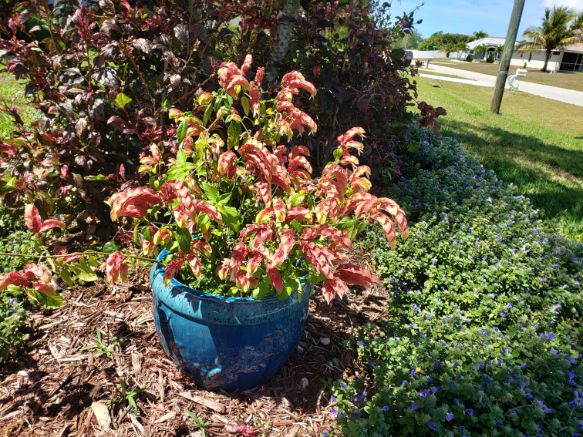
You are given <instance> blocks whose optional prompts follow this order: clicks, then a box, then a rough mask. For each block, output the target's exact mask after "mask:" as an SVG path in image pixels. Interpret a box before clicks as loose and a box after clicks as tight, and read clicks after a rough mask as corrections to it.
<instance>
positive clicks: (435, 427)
mask: <svg viewBox="0 0 583 437" xmlns="http://www.w3.org/2000/svg"><path fill="white" fill-rule="evenodd" d="M427 428H429V429H430V430H431V431H435V432H437V431H439V428H438V427H437V425H436V424H435V423H433V422H432V421H429V422H428V423H427Z"/></svg>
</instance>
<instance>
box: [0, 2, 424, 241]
mask: <svg viewBox="0 0 583 437" xmlns="http://www.w3.org/2000/svg"><path fill="white" fill-rule="evenodd" d="M43 4H44V2H41V1H37V0H28V1H22V2H19V3H18V4H17V5H16V6H13V7H12V12H13V14H12V16H11V17H10V19H7V20H4V21H2V22H1V23H0V34H1V35H3V38H1V39H0V49H1V51H2V54H3V55H4V56H3V57H4V59H5V60H6V69H7V70H8V71H9V72H11V73H12V74H14V75H15V76H16V77H19V78H23V79H25V81H26V82H27V86H26V89H27V91H28V92H29V93H31V94H32V95H33V96H34V98H35V101H36V104H37V107H38V109H40V111H41V112H42V114H43V116H42V117H41V119H40V120H39V121H38V123H37V124H36V125H35V126H34V127H33V129H32V130H26V129H25V128H24V127H23V126H21V125H20V126H19V132H18V133H15V138H14V139H12V140H7V141H6V142H5V143H3V144H2V148H0V160H1V161H2V169H3V171H4V175H3V181H2V180H0V189H1V191H2V193H3V195H4V196H5V202H7V203H12V204H16V205H18V204H22V203H23V202H26V203H31V202H32V201H34V202H35V203H36V205H37V206H38V207H39V208H40V209H41V211H43V212H44V213H46V214H47V215H51V216H52V215H55V214H57V215H59V214H65V215H66V217H65V218H66V221H67V222H68V229H69V230H75V229H84V230H86V231H87V232H88V233H92V232H93V230H94V229H95V228H97V229H101V230H103V231H104V234H106V235H108V234H111V230H112V229H113V228H112V226H111V225H112V224H111V222H110V221H109V217H108V216H107V214H106V211H105V208H104V203H103V202H104V200H105V199H106V198H107V197H108V196H109V195H110V194H111V193H112V192H113V191H114V190H116V189H117V188H118V187H120V186H122V185H123V184H125V183H128V182H130V183H131V182H132V181H136V180H139V175H138V172H137V171H138V169H139V167H140V159H141V158H142V157H143V156H145V155H147V156H150V153H149V150H150V148H152V147H157V148H158V150H162V151H164V153H165V154H166V155H165V156H164V157H163V158H166V157H168V156H172V155H173V154H174V153H176V150H177V143H176V137H175V134H176V133H177V132H176V125H175V124H174V122H173V121H172V120H171V118H170V117H169V110H170V108H176V109H179V110H182V111H187V110H189V109H190V108H191V104H192V103H191V102H192V100H193V98H195V97H197V96H200V95H204V90H205V89H210V88H212V87H213V86H214V84H216V81H217V79H218V78H217V77H216V76H214V75H213V71H214V70H215V68H216V67H218V66H219V65H220V64H221V62H222V61H224V60H232V61H236V62H237V63H240V62H241V61H243V57H244V54H245V53H251V54H252V55H253V57H254V59H255V60H256V62H258V63H259V64H263V65H266V77H265V84H266V85H267V86H271V87H273V86H274V84H275V82H276V80H275V79H276V78H277V77H279V76H280V73H281V72H282V71H290V70H294V69H299V70H302V71H304V72H306V74H307V76H308V78H309V79H310V80H311V81H312V82H314V83H315V84H316V85H317V86H318V87H319V89H320V90H321V91H320V92H319V93H318V96H317V98H316V99H314V100H311V101H308V100H306V99H305V97H301V96H297V97H296V99H298V101H299V102H301V103H302V106H304V107H306V108H308V109H309V112H310V113H311V114H312V116H313V122H314V123H313V126H315V123H318V126H319V128H320V130H319V132H318V134H317V135H314V136H313V137H311V138H309V139H308V140H306V146H307V147H308V148H309V149H310V150H311V152H312V153H311V155H312V157H311V163H312V164H313V165H314V167H315V168H316V169H321V168H322V166H323V164H324V163H325V162H326V161H327V160H328V159H329V158H330V156H331V153H332V151H333V149H334V147H335V146H336V145H335V144H334V138H336V136H337V135H338V133H339V132H343V131H345V130H347V129H348V128H350V127H351V126H353V125H361V126H363V127H364V128H365V129H366V130H367V132H368V133H369V142H370V144H371V150H372V151H373V152H372V153H373V156H372V157H368V158H366V157H365V159H368V160H369V161H371V162H374V163H378V162H381V163H382V162H383V161H386V159H387V157H388V154H389V152H390V145H391V144H392V142H393V141H394V140H395V139H396V138H397V137H398V128H399V126H401V125H402V124H403V123H405V122H407V121H408V120H409V119H410V115H409V114H408V112H407V106H408V105H409V104H411V103H410V102H411V100H412V97H411V95H410V94H411V93H413V94H414V93H415V88H414V85H413V84H411V83H410V82H409V80H408V79H407V78H406V77H404V75H403V73H404V72H405V67H404V64H403V62H402V52H399V51H391V46H390V45H391V41H392V40H393V39H394V38H395V37H397V36H399V35H402V33H403V32H406V31H409V30H410V29H411V27H412V25H413V21H412V16H411V15H404V16H403V17H397V19H396V23H395V24H394V25H392V26H388V25H387V20H386V19H387V17H386V16H385V21H383V22H382V23H380V22H379V20H378V16H376V15H375V11H377V12H378V10H377V9H374V8H373V5H374V4H375V2H370V1H368V0H351V1H337V2H329V1H312V2H308V1H302V2H301V5H300V4H299V3H298V2H289V1H286V2H281V0H261V1H260V0H245V1H243V0H240V1H236V2H223V1H218V0H216V1H203V0H193V1H170V0H165V1H160V2H147V1H132V2H130V1H120V2H113V1H111V0H101V1H98V2H97V1H91V2H86V3H85V4H87V5H88V6H81V7H79V6H78V1H77V0H61V1H59V2H58V7H57V8H56V9H54V10H51V9H48V8H46V7H45V6H43ZM371 4H372V5H371ZM282 5H283V6H282ZM289 5H295V6H294V7H293V8H290V6H289ZM385 12H386V11H385ZM296 115H297V114H296ZM292 116H293V114H292V113H290V117H292ZM17 125H18V123H17ZM308 129H311V130H313V129H312V128H310V127H309V126H308ZM181 134H183V133H181V132H178V136H179V137H180V136H181ZM6 151H8V152H9V153H7V152H6ZM161 158H162V157H161ZM141 165H148V164H143V163H142V164H141Z"/></svg>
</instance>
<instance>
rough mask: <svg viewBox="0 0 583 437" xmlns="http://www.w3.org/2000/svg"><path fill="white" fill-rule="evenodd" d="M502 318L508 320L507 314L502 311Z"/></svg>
mask: <svg viewBox="0 0 583 437" xmlns="http://www.w3.org/2000/svg"><path fill="white" fill-rule="evenodd" d="M500 317H502V318H503V319H505V318H506V313H505V312H504V311H500Z"/></svg>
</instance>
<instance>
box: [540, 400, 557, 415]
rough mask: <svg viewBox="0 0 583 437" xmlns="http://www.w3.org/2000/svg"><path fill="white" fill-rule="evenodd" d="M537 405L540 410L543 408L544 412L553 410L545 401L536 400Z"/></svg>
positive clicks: (547, 412)
mask: <svg viewBox="0 0 583 437" xmlns="http://www.w3.org/2000/svg"><path fill="white" fill-rule="evenodd" d="M538 406H539V408H540V409H541V410H543V411H544V412H545V414H550V413H552V412H553V410H552V408H549V407H548V406H547V405H546V404H545V401H538Z"/></svg>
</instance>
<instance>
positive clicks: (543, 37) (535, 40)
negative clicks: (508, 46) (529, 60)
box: [520, 6, 583, 71]
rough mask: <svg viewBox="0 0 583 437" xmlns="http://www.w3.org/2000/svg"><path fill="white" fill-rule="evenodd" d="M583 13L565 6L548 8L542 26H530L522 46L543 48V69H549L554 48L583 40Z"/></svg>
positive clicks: (525, 33) (525, 32)
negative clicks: (582, 30)
mask: <svg viewBox="0 0 583 437" xmlns="http://www.w3.org/2000/svg"><path fill="white" fill-rule="evenodd" d="M582 27H583V14H582V15H580V16H577V14H576V13H575V12H574V11H573V10H572V9H570V8H568V7H565V6H559V7H554V8H553V9H549V8H546V9H545V15H544V17H543V20H542V25H541V26H540V27H529V28H528V29H526V30H525V31H524V34H523V35H524V36H525V37H526V38H528V40H527V41H525V42H523V43H521V44H520V47H521V48H522V47H524V48H528V49H531V50H533V49H543V50H544V51H545V64H544V66H543V68H542V71H547V66H548V63H549V59H550V58H551V54H552V53H553V50H555V49H557V48H561V47H563V46H565V45H567V44H572V43H574V42H577V41H580V40H583V32H581V29H582Z"/></svg>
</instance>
